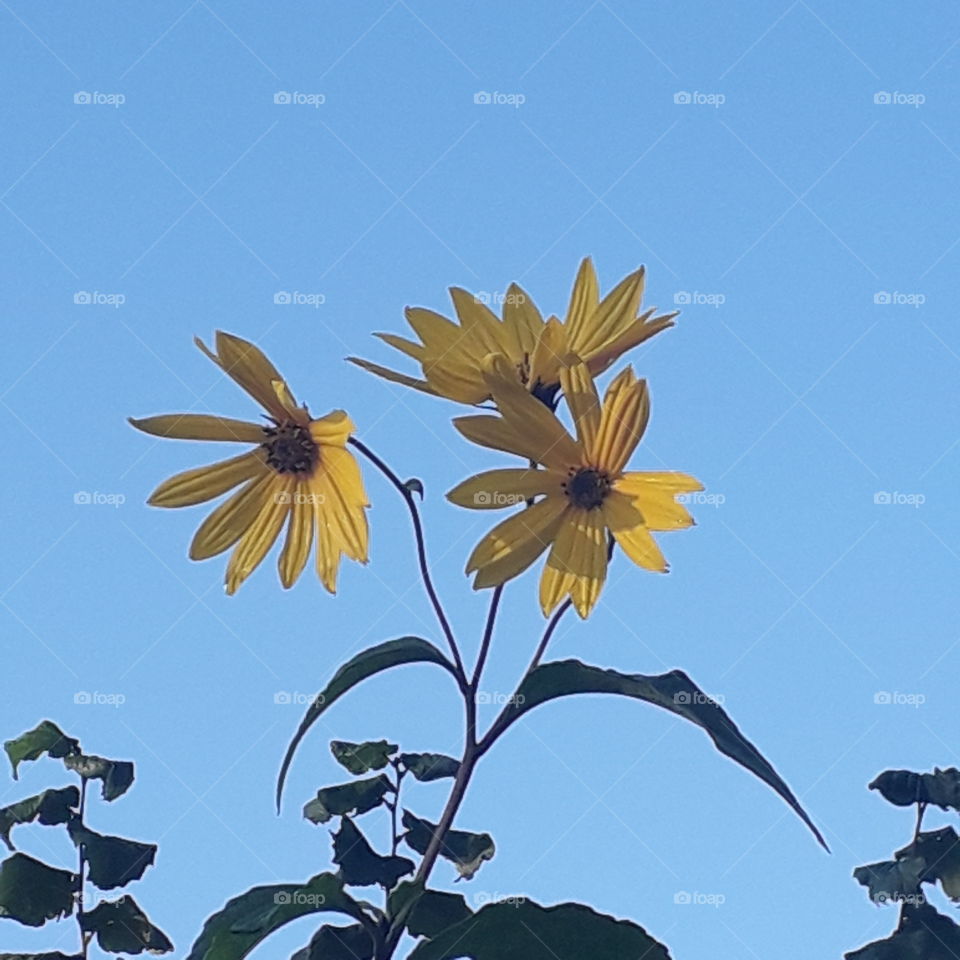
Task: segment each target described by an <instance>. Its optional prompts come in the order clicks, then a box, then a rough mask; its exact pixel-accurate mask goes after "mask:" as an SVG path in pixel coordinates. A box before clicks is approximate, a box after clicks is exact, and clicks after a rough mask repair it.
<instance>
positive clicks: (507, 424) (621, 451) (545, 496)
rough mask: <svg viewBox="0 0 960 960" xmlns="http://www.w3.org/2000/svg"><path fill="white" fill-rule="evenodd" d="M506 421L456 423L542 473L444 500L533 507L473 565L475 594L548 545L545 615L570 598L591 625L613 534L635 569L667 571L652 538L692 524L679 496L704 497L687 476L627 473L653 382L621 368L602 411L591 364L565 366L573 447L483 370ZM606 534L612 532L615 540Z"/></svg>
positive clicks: (479, 552) (545, 415) (481, 479)
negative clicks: (695, 493)
mask: <svg viewBox="0 0 960 960" xmlns="http://www.w3.org/2000/svg"><path fill="white" fill-rule="evenodd" d="M485 376H486V382H487V384H488V386H489V390H490V393H491V395H492V396H493V398H494V399H495V400H496V403H497V407H498V408H499V410H500V414H501V416H500V417H495V416H471V417H459V418H457V419H455V420H454V424H455V425H456V426H457V429H459V430H460V432H461V433H462V434H463V435H464V436H465V437H467V439H469V440H472V441H474V442H475V443H479V444H481V445H483V446H487V447H493V448H494V449H496V450H505V451H507V452H508V453H514V454H517V455H518V456H521V457H526V458H527V459H528V460H530V461H531V462H532V463H539V464H543V466H544V468H545V469H542V470H538V469H536V468H534V467H530V468H514V469H504V470H489V471H487V472H485V473H481V474H478V475H477V476H474V477H471V478H470V479H469V480H465V481H464V482H463V483H461V484H460V485H459V486H457V487H456V488H454V489H453V490H451V491H450V493H448V494H447V497H448V498H449V499H450V500H452V501H453V502H454V503H456V504H458V505H459V506H462V507H471V508H473V509H479V510H487V509H496V508H501V507H504V506H509V505H511V504H518V503H522V502H524V501H533V500H534V499H535V498H538V497H542V499H537V500H536V502H535V503H533V505H532V506H529V507H528V508H527V509H524V510H521V511H520V512H519V513H515V514H513V516H510V517H508V518H507V519H506V520H504V521H503V522H502V523H499V524H498V525H497V526H495V527H494V528H493V529H492V530H491V531H490V532H489V533H488V534H487V535H486V536H485V537H484V538H483V539H482V540H481V541H480V543H479V544H477V547H476V549H475V550H474V551H473V553H472V554H471V555H470V559H469V561H468V562H467V573H474V572H475V573H476V578H475V580H474V584H473V586H474V589H480V588H482V587H492V586H497V585H499V584H502V583H504V582H506V581H507V580H509V579H511V578H512V577H515V576H517V575H518V574H520V573H522V572H523V571H524V570H526V569H527V567H529V566H530V564H532V563H533V562H534V560H536V559H537V557H539V556H540V555H541V554H542V553H543V551H544V550H546V548H547V547H548V546H550V545H551V544H552V547H551V550H550V554H549V556H548V557H547V562H546V565H545V567H544V570H543V576H542V577H541V580H540V605H541V607H542V608H543V613H544V616H549V615H550V613H551V612H552V611H553V610H554V609H556V607H557V605H558V604H559V603H560V602H561V600H563V598H564V597H566V596H569V597H570V598H571V599H572V601H573V605H574V607H575V608H576V610H577V613H579V614H580V616H581V617H583V618H586V617H587V615H588V614H589V613H590V610H591V609H592V608H593V605H594V604H595V603H596V602H597V598H598V597H599V595H600V590H601V588H602V587H603V582H604V579H605V578H606V573H607V558H608V549H609V548H608V536H609V535H612V536H613V538H614V540H616V542H617V543H618V544H619V545H620V547H621V549H622V550H623V552H624V553H626V555H627V556H628V557H630V559H631V560H633V561H634V563H637V564H639V565H640V566H641V567H645V568H646V569H647V570H654V571H658V572H660V573H666V572H667V563H666V561H665V560H664V558H663V554H662V553H661V552H660V548H659V547H658V546H657V544H656V542H655V541H654V539H653V537H652V536H651V535H650V531H651V530H653V531H658V532H659V531H664V530H681V529H683V528H684V527H689V526H691V525H692V524H693V518H692V517H691V516H690V514H689V513H688V512H687V510H686V508H685V507H684V506H683V505H682V504H680V503H677V501H676V499H675V498H676V495H677V494H681V493H690V492H693V491H695V490H702V489H703V487H702V486H701V484H700V482H699V481H698V480H696V479H695V478H694V477H691V476H690V475H689V474H686V473H669V472H663V471H657V472H624V467H625V466H626V464H627V461H628V460H629V458H630V456H631V454H632V453H633V451H634V449H635V448H636V446H637V444H638V443H639V442H640V438H641V437H642V436H643V432H644V430H645V429H646V426H647V420H648V418H649V415H650V401H649V397H648V394H647V384H646V381H644V380H637V378H636V377H635V376H634V373H633V370H632V369H630V368H629V367H628V368H627V369H626V370H624V371H623V372H622V373H621V374H620V375H619V376H617V378H616V379H615V380H614V381H613V383H611V384H610V387H609V388H608V389H607V392H606V395H605V396H604V399H603V405H602V407H601V404H600V399H599V397H598V396H597V391H596V387H595V386H594V383H593V379H592V378H591V376H590V373H589V370H588V369H587V366H586V364H583V363H571V365H569V366H566V367H563V368H561V370H560V382H561V385H562V387H563V393H564V396H565V398H566V400H567V403H568V405H569V407H570V411H571V413H572V415H573V419H574V422H575V423H576V432H577V439H576V440H574V439H573V437H571V436H570V434H569V433H568V432H567V431H566V429H565V428H564V426H563V424H562V423H561V422H560V421H559V420H558V419H557V417H556V415H555V414H554V413H553V412H552V411H551V410H548V409H547V408H546V407H545V406H544V405H543V404H542V403H538V402H537V401H536V400H535V399H534V398H533V397H532V396H531V395H530V394H529V393H528V392H527V391H526V390H524V389H523V388H522V387H521V386H520V385H519V383H517V381H516V380H515V378H514V377H513V375H512V371H511V370H510V368H509V366H508V365H507V363H506V361H504V359H503V358H502V357H491V358H489V360H488V361H487V364H486V365H485ZM608 531H609V533H608Z"/></svg>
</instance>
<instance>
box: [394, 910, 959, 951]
mask: <svg viewBox="0 0 960 960" xmlns="http://www.w3.org/2000/svg"><path fill="white" fill-rule="evenodd" d="M843 956H844V960H956V958H957V957H958V956H960V927H957V925H956V924H955V923H954V922H953V921H952V920H950V919H949V918H948V917H945V916H943V914H942V913H938V912H937V911H936V910H935V909H934V908H933V907H931V906H930V904H929V903H921V904H909V903H906V904H904V905H903V907H901V909H900V923H899V925H898V927H897V929H896V930H895V931H894V932H893V934H891V936H889V937H887V938H886V939H884V940H874V941H873V943H868V944H867V945H866V946H865V947H860V949H859V950H853V951H851V952H850V953H845V954H844V955H843ZM411 960H412V958H411ZM417 960H422V958H419V957H418V958H417Z"/></svg>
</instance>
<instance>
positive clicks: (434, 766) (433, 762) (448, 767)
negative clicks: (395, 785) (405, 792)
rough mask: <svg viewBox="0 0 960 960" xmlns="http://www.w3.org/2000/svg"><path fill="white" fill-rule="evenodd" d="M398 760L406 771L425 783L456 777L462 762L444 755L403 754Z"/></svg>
mask: <svg viewBox="0 0 960 960" xmlns="http://www.w3.org/2000/svg"><path fill="white" fill-rule="evenodd" d="M398 759H399V761H400V763H402V764H403V767H404V769H405V770H407V771H409V772H410V773H412V774H413V775H414V776H415V777H416V778H417V779H418V780H421V781H423V782H424V783H426V782H428V781H430V780H442V779H444V778H445V777H455V776H456V775H457V773H458V772H459V771H460V761H459V760H454V759H453V757H448V756H446V754H443V753H401V754H400V756H399V758H398Z"/></svg>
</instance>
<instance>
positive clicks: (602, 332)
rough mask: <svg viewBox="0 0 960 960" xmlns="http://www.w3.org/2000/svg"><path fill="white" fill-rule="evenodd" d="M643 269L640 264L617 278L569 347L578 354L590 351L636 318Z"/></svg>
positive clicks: (585, 355) (611, 337)
mask: <svg viewBox="0 0 960 960" xmlns="http://www.w3.org/2000/svg"><path fill="white" fill-rule="evenodd" d="M643 281H644V269H643V267H641V268H640V269H639V270H635V271H634V272H633V273H631V274H629V276H626V277H624V278H623V280H621V281H620V282H619V283H618V284H617V285H616V286H615V287H614V288H613V289H612V290H611V291H610V292H609V293H608V294H607V295H606V296H605V297H604V298H603V300H601V301H600V303H599V305H598V306H597V309H596V310H595V312H594V315H593V317H592V318H591V319H590V323H589V325H588V326H586V327H585V328H584V329H583V332H582V334H581V336H580V337H579V338H574V339H572V340H571V344H570V348H571V349H572V350H575V351H576V352H577V353H579V354H580V356H581V357H587V356H590V355H592V354H593V353H594V352H595V351H596V350H597V349H598V348H599V347H600V346H601V345H602V344H604V343H606V342H607V341H608V340H613V339H615V338H616V337H618V336H619V335H620V334H621V333H622V332H623V331H624V330H625V329H626V327H627V326H629V325H630V323H631V322H632V321H633V320H635V319H636V316H637V310H638V309H639V308H640V299H641V297H642V296H643Z"/></svg>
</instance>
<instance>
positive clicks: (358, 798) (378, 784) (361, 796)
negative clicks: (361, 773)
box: [303, 773, 393, 823]
mask: <svg viewBox="0 0 960 960" xmlns="http://www.w3.org/2000/svg"><path fill="white" fill-rule="evenodd" d="M391 790H393V784H392V783H391V782H390V779H389V778H388V777H386V776H384V775H383V774H382V773H381V774H380V775H379V776H377V777H370V778H368V779H367V780H353V781H351V782H350V783H341V784H339V785H338V786H336V787H324V788H323V789H322V790H318V791H317V798H316V800H311V801H310V802H309V803H308V804H307V805H306V806H305V807H304V808H303V815H304V816H305V817H306V818H307V819H308V820H309V821H310V822H311V823H326V822H327V821H328V820H330V819H332V818H333V817H342V816H345V815H346V814H350V815H352V816H359V815H360V814H361V813H367V812H369V811H370V810H372V809H373V808H374V807H377V806H379V805H380V804H381V803H383V798H384V797H385V796H386V794H387V793H388V792H389V791H391Z"/></svg>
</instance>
